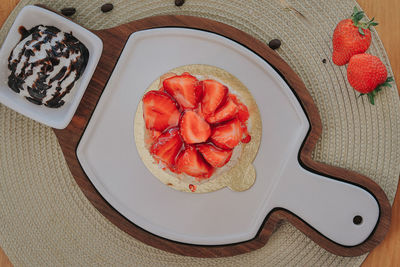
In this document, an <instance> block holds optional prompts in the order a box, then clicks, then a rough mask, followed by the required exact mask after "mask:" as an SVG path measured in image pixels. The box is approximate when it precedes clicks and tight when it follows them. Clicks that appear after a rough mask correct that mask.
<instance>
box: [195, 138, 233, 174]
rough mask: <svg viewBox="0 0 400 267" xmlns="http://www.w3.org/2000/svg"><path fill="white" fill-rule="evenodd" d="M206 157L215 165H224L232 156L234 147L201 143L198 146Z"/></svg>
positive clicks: (218, 166)
mask: <svg viewBox="0 0 400 267" xmlns="http://www.w3.org/2000/svg"><path fill="white" fill-rule="evenodd" d="M197 148H198V150H199V151H200V153H201V154H202V155H203V157H204V159H205V160H206V161H207V162H208V163H209V164H210V165H211V166H213V167H215V168H220V167H222V166H224V165H225V164H226V163H227V162H228V161H229V160H230V159H231V156H232V152H233V151H232V149H221V148H218V147H216V146H214V145H211V144H201V145H198V146H197Z"/></svg>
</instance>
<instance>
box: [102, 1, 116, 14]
mask: <svg viewBox="0 0 400 267" xmlns="http://www.w3.org/2000/svg"><path fill="white" fill-rule="evenodd" d="M113 8H114V5H113V4H111V3H107V4H104V5H102V6H101V8H100V9H101V11H103V12H104V13H106V12H109V11H111V10H113Z"/></svg>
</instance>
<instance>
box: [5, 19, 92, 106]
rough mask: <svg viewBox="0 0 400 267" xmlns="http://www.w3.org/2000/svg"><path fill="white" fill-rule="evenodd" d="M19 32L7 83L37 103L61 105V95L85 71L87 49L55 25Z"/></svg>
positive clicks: (65, 92) (87, 55) (39, 26)
mask: <svg viewBox="0 0 400 267" xmlns="http://www.w3.org/2000/svg"><path fill="white" fill-rule="evenodd" d="M18 32H19V33H20V34H21V39H20V42H19V43H18V44H17V45H16V46H15V48H14V49H13V51H12V52H11V53H10V56H9V58H8V69H9V70H10V71H11V74H10V75H9V77H8V86H9V87H10V88H11V89H12V90H13V91H14V92H16V93H20V94H22V95H23V96H25V98H26V99H27V100H29V101H30V102H32V103H34V104H37V105H42V104H44V105H45V106H47V107H52V108H57V107H60V106H62V105H63V104H64V100H62V98H63V97H64V96H65V95H66V94H68V93H69V92H70V91H71V89H72V88H73V87H74V85H75V82H76V81H77V80H78V79H79V78H80V77H81V75H82V74H83V72H84V71H85V68H86V65H87V62H88V60H89V51H88V49H87V48H86V47H85V45H84V44H83V43H81V42H80V41H79V40H78V39H76V38H75V37H74V36H73V35H72V33H63V32H61V31H60V30H59V29H58V28H56V27H54V26H43V25H37V26H35V27H33V28H32V29H30V30H27V29H25V28H24V27H23V26H20V27H19V28H18ZM22 42H24V43H23V44H22ZM14 53H15V54H14ZM17 53H18V54H17ZM60 64H64V66H62V67H61V66H59V65H60ZM55 72H56V73H55ZM71 77H72V78H71Z"/></svg>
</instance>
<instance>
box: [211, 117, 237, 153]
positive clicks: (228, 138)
mask: <svg viewBox="0 0 400 267" xmlns="http://www.w3.org/2000/svg"><path fill="white" fill-rule="evenodd" d="M241 139H242V127H241V125H240V121H239V120H238V119H237V118H234V119H233V120H231V121H228V122H226V123H223V124H221V125H218V126H216V127H215V128H214V129H213V130H212V134H211V141H212V142H213V143H214V144H215V145H217V146H218V147H220V148H223V149H232V148H234V147H235V146H236V145H237V144H239V142H240V140H241Z"/></svg>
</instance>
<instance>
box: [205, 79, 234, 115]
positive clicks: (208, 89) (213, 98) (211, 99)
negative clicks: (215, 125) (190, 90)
mask: <svg viewBox="0 0 400 267" xmlns="http://www.w3.org/2000/svg"><path fill="white" fill-rule="evenodd" d="M200 84H201V85H202V86H203V99H202V100H201V111H202V113H203V114H204V115H205V116H206V117H207V116H209V115H211V114H212V113H214V111H215V110H217V108H218V107H219V105H220V104H221V103H222V102H223V100H224V99H225V96H226V94H227V93H228V88H227V87H226V86H225V85H223V84H221V83H219V82H217V81H214V80H204V81H201V82H200Z"/></svg>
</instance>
